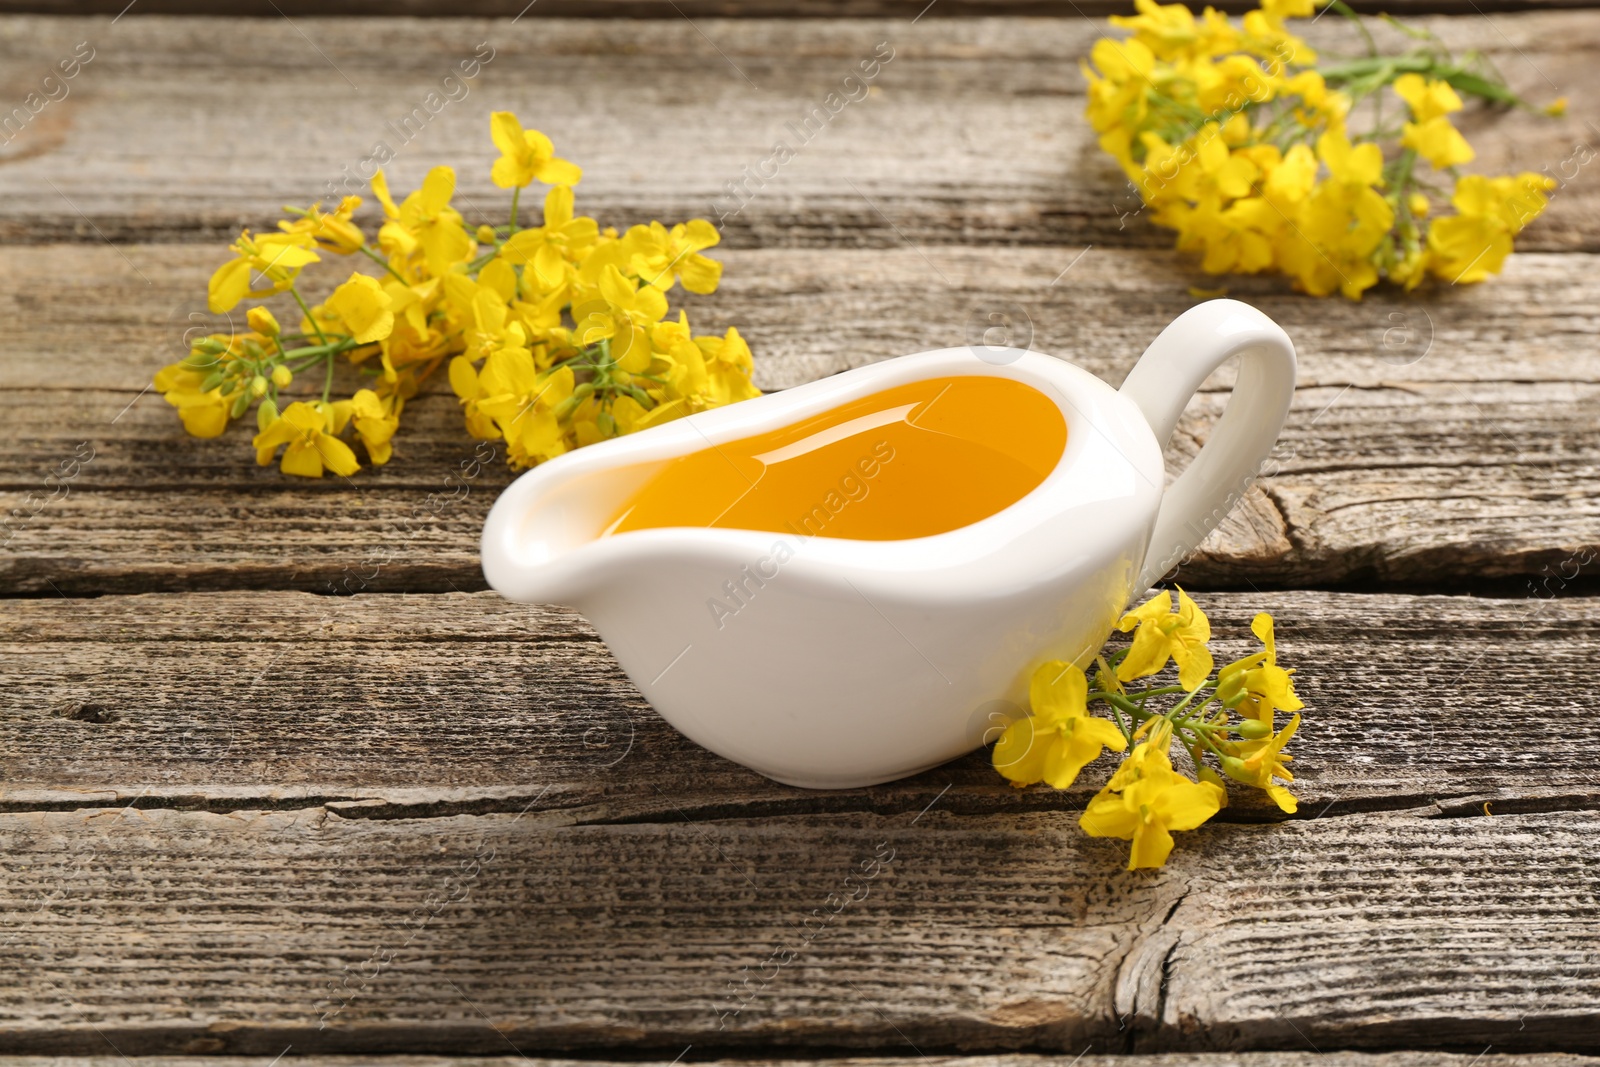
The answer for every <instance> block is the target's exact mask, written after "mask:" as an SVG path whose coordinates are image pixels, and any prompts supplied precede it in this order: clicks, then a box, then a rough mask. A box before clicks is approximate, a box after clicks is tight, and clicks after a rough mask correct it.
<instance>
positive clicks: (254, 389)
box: [250, 374, 267, 400]
mask: <svg viewBox="0 0 1600 1067" xmlns="http://www.w3.org/2000/svg"><path fill="white" fill-rule="evenodd" d="M266 395H267V380H266V379H265V378H263V377H262V376H261V375H259V374H258V375H256V376H255V377H254V378H251V379H250V397H251V399H252V400H253V399H257V398H259V397H263V396H266Z"/></svg>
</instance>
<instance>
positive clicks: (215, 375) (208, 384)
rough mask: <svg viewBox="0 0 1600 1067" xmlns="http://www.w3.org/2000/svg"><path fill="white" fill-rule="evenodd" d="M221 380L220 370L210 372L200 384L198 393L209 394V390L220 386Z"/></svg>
mask: <svg viewBox="0 0 1600 1067" xmlns="http://www.w3.org/2000/svg"><path fill="white" fill-rule="evenodd" d="M222 378H223V372H222V370H221V368H218V369H217V370H214V371H212V372H211V373H210V374H208V375H206V380H205V381H203V382H201V383H200V391H201V392H202V393H209V392H211V390H213V389H215V388H217V386H219V385H221V384H222Z"/></svg>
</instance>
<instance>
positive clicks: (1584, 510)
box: [0, 245, 1600, 595]
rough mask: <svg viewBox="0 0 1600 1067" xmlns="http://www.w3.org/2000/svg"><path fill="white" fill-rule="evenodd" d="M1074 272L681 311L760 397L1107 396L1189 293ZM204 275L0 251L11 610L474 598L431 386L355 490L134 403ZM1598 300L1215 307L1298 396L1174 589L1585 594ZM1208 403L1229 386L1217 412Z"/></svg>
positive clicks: (1522, 292)
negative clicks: (337, 596) (996, 338)
mask: <svg viewBox="0 0 1600 1067" xmlns="http://www.w3.org/2000/svg"><path fill="white" fill-rule="evenodd" d="M119 252H121V253H122V254H126V255H127V256H129V258H130V260H131V261H132V267H136V268H137V269H138V270H141V271H143V272H144V273H145V274H146V275H148V276H149V277H150V279H151V284H149V285H146V284H145V283H144V282H143V281H141V280H140V278H139V276H138V274H136V273H135V271H134V269H131V268H130V262H128V261H125V260H124V259H123V258H122V255H121V254H119ZM1080 253H1083V249H1082V248H1076V249H1073V248H1067V249H1020V248H1016V249H959V250H951V249H945V250H941V251H939V253H938V255H937V257H936V258H933V257H929V258H924V254H923V253H922V252H919V251H916V250H905V249H899V250H880V251H838V250H833V251H826V250H807V249H789V250H781V251H779V250H762V251H730V252H728V253H727V254H726V256H725V257H724V258H725V259H726V261H727V272H726V274H725V281H724V284H723V286H722V288H721V289H720V290H719V291H718V292H717V293H716V294H714V295H713V296H711V297H708V298H694V299H693V300H692V301H691V302H690V303H689V305H688V306H689V307H690V309H691V312H692V314H693V316H694V321H695V322H696V323H697V324H698V325H699V328H702V329H708V330H709V329H717V330H721V329H723V328H725V327H726V326H727V325H730V324H737V325H738V326H739V327H740V328H741V330H743V331H744V332H745V333H746V335H747V336H748V337H749V338H750V339H751V342H752V344H753V345H754V346H755V348H756V351H757V356H758V371H757V379H758V382H759V384H761V385H762V386H763V387H764V388H768V389H772V388H783V387H787V386H790V385H794V384H797V383H799V382H803V381H808V380H811V379H814V378H818V377H821V376H824V375H827V374H832V373H836V372H838V371H840V370H843V369H846V368H848V367H854V366H860V365H862V364H865V363H868V362H872V361H875V360H878V359H882V358H886V357H889V356H893V355H900V354H905V353H908V352H914V351H918V350H922V349H927V348H937V347H944V346H948V345H952V344H956V345H959V344H962V343H964V342H965V341H966V340H968V339H969V338H971V339H977V338H978V336H979V335H978V334H977V333H976V332H975V331H976V330H977V329H978V328H979V327H981V326H983V325H986V324H987V323H988V321H989V318H988V316H989V315H990V314H991V313H994V312H1003V313H1005V314H1007V315H1009V316H1011V319H1012V321H1013V322H1014V323H1016V324H1017V328H1016V330H1015V331H1014V333H1013V336H1012V340H1013V342H1014V343H1020V344H1031V345H1032V346H1033V347H1035V348H1037V349H1040V350H1043V351H1048V352H1053V353H1055V354H1057V355H1061V356H1063V357H1066V358H1069V359H1072V360H1073V361H1075V362H1077V363H1079V364H1081V365H1082V366H1084V367H1085V368H1087V369H1088V370H1090V371H1093V372H1094V373H1096V374H1099V375H1100V376H1102V377H1103V378H1105V379H1106V380H1107V381H1110V382H1118V381H1120V380H1121V379H1122V377H1123V376H1124V375H1125V374H1126V373H1127V370H1128V368H1129V367H1131V366H1132V364H1133V361H1134V360H1135V359H1136V358H1137V354H1138V353H1139V352H1140V351H1141V350H1142V349H1143V347H1144V346H1145V345H1146V344H1147V343H1148V342H1149V341H1150V340H1151V339H1152V338H1154V336H1155V335H1156V334H1157V333H1158V332H1159V331H1160V329H1161V328H1162V327H1163V326H1164V325H1165V324H1166V323H1167V322H1169V321H1170V320H1171V319H1172V318H1174V317H1176V316H1177V315H1178V314H1180V313H1181V312H1182V311H1183V310H1184V309H1185V308H1187V307H1189V306H1190V305H1191V304H1193V303H1194V297H1192V296H1191V295H1190V294H1189V293H1188V291H1187V286H1188V284H1189V281H1190V276H1189V275H1188V273H1187V272H1186V270H1185V268H1184V267H1183V265H1182V263H1181V261H1180V260H1179V259H1178V258H1177V257H1176V256H1175V255H1174V254H1172V253H1165V252H1148V251H1140V250H1114V249H1101V248H1098V247H1097V248H1093V249H1091V250H1089V251H1088V252H1087V254H1084V255H1083V258H1082V259H1081V260H1079V261H1078V262H1077V264H1076V265H1075V266H1073V267H1072V268H1071V270H1070V271H1068V273H1067V274H1066V276H1065V277H1064V278H1061V279H1059V280H1058V281H1056V282H1055V283H1054V284H1053V283H1052V279H1055V278H1056V277H1057V275H1059V274H1060V273H1061V271H1062V269H1063V268H1064V267H1066V266H1068V265H1069V264H1072V263H1073V261H1074V257H1076V256H1078V255H1079V254H1080ZM216 258H217V253H216V251H214V250H212V249H207V248H196V247H192V246H172V245H155V246H132V247H129V248H127V249H116V250H114V249H110V248H107V247H105V246H103V245H102V246H98V247H97V246H89V245H61V246H47V247H22V248H11V249H0V315H3V316H4V317H5V320H6V321H7V322H8V323H10V324H11V325H9V326H8V341H9V351H10V352H11V353H12V357H11V358H10V359H9V360H8V361H7V362H6V363H5V364H4V365H3V366H0V383H3V385H4V388H3V389H0V419H3V420H4V425H6V426H7V430H8V432H7V435H6V436H5V438H4V440H0V512H5V511H9V510H11V509H20V510H21V512H22V514H21V515H20V516H15V517H14V518H13V519H12V521H11V525H10V527H9V533H10V536H11V539H10V541H9V543H7V544H6V545H5V547H4V548H3V549H0V582H3V583H4V588H7V589H10V590H16V591H31V592H39V593H48V594H51V595H54V593H55V592H61V593H64V594H74V593H94V592H105V591H141V590H145V589H199V588H238V587H245V586H248V587H266V588H284V587H291V588H301V589H310V590H315V591H327V590H328V589H329V586H330V583H331V584H332V585H333V586H334V587H335V588H337V587H339V586H341V585H342V583H344V582H345V580H346V578H347V573H346V569H347V568H349V569H350V570H351V571H355V572H359V573H361V574H363V575H367V577H366V578H365V579H364V582H365V583H366V584H365V585H364V586H361V587H364V588H368V589H413V590H433V591H441V590H450V589H452V588H455V589H461V590H468V589H474V588H481V587H482V576H481V573H480V572H479V569H478V561H477V544H478V533H479V530H480V529H481V524H482V520H483V516H484V514H485V513H486V511H487V508H488V505H489V503H490V502H491V501H492V500H493V498H494V495H495V494H496V493H497V492H498V490H499V489H500V488H502V487H503V486H504V485H505V484H506V482H507V480H508V479H509V476H510V475H509V472H507V471H506V470H505V469H504V467H503V466H501V465H490V466H489V467H488V468H486V469H485V470H483V471H482V472H481V473H480V475H479V476H478V477H477V478H476V479H474V480H472V481H471V482H470V483H462V481H461V480H460V475H461V473H462V471H461V465H462V463H463V462H466V463H468V465H469V468H470V460H471V456H472V454H473V447H474V445H473V442H471V441H470V440H469V439H468V438H467V437H466V435H465V433H464V431H463V430H462V428H461V426H460V422H459V416H458V414H457V412H456V407H455V403H454V400H453V398H452V397H450V396H449V395H448V393H444V394H442V395H441V394H440V393H439V390H442V389H443V388H444V386H443V384H442V383H440V382H435V383H433V388H434V392H433V393H432V394H431V395H429V396H425V397H423V398H420V399H419V400H417V401H415V402H414V403H413V404H412V405H411V406H410V407H408V409H407V424H406V426H405V427H404V428H403V430H402V432H401V436H400V438H399V444H398V446H397V449H396V457H395V459H394V460H393V461H392V462H391V463H390V464H389V465H388V466H386V467H383V468H378V469H372V470H367V471H363V472H362V473H360V474H359V475H357V477H356V479H355V481H354V484H353V485H346V484H344V483H342V482H338V481H336V480H333V479H329V480H327V481H324V482H319V483H306V482H304V481H302V480H290V479H287V478H285V477H284V476H282V475H280V474H279V473H278V471H277V469H276V468H275V467H274V468H266V469H262V468H258V467H256V465H255V462H254V457H253V455H252V454H251V452H250V450H249V448H248V441H247V437H248V435H249V432H250V427H248V426H245V425H240V426H236V427H235V429H234V430H233V431H232V432H231V433H230V434H229V436H228V437H227V438H225V439H224V440H222V441H199V440H195V439H192V438H187V437H185V436H184V434H183V432H182V429H181V427H180V425H179V423H178V420H177V418H176V417H175V414H174V413H173V412H172V411H171V410H170V409H169V408H168V407H167V406H166V405H165V404H163V403H162V401H161V400H160V398H159V397H157V396H155V395H151V394H145V395H143V396H141V395H140V394H141V391H142V390H144V389H145V387H146V385H147V383H148V381H149V375H150V373H151V372H152V370H153V369H154V368H155V367H157V366H159V365H160V364H161V363H163V362H165V361H168V360H170V359H173V358H175V357H176V353H178V352H181V351H183V350H184V348H183V343H182V335H183V332H184V330H185V329H187V328H189V327H190V326H191V325H192V323H191V322H190V320H189V318H188V316H189V314H190V313H191V312H193V311H195V310H196V309H197V308H199V307H200V305H199V304H197V303H196V300H195V297H196V294H199V293H202V292H203V291H204V287H205V278H206V275H207V274H208V273H209V271H210V270H211V268H212V266H213V265H214V263H215V261H216ZM1594 271H1595V263H1594V260H1593V258H1592V257H1589V256H1574V255H1523V256H1518V257H1516V258H1514V259H1513V260H1512V261H1511V264H1510V266H1509V268H1508V271H1507V273H1506V275H1505V276H1504V277H1503V278H1500V279H1498V280H1496V281H1495V282H1494V283H1492V284H1491V285H1489V286H1487V287H1479V288H1477V289H1447V290H1445V291H1443V292H1441V293H1438V294H1434V295H1432V296H1428V297H1424V298H1422V299H1412V298H1406V297H1396V296H1393V295H1389V294H1379V295H1377V296H1372V297H1369V298H1368V299H1367V300H1364V301H1362V302H1361V303H1359V304H1350V303H1347V302H1343V301H1337V300H1324V301H1317V300H1311V299H1309V298H1305V297H1302V296H1296V295H1294V294H1288V293H1285V292H1283V291H1282V290H1281V288H1279V287H1278V286H1276V285H1275V283H1273V282H1270V281H1268V280H1266V279H1252V280H1250V281H1249V282H1247V283H1245V284H1241V285H1238V286H1235V287H1234V288H1233V289H1232V292H1233V294H1234V295H1236V296H1238V297H1241V298H1242V299H1245V300H1248V301H1250V302H1252V303H1254V304H1256V305H1258V306H1260V307H1261V308H1262V309H1263V310H1264V311H1266V312H1267V313H1268V314H1270V315H1272V316H1273V317H1274V318H1276V319H1277V320H1278V321H1279V322H1281V323H1283V325H1284V327H1285V328H1286V329H1287V330H1288V331H1289V333H1290V335H1291V336H1292V337H1293V338H1294V339H1295V342H1296V344H1297V346H1298V348H1299V351H1300V356H1301V370H1300V375H1301V388H1300V392H1299V395H1298V397H1297V399H1296V401H1295V406H1294V410H1293V411H1292V413H1291V415H1290V418H1289V422H1288V425H1287V426H1286V428H1285V430H1284V434H1283V438H1282V442H1281V443H1280V445H1279V448H1278V450H1277V452H1276V453H1275V455H1274V457H1273V460H1272V462H1271V463H1270V464H1269V466H1268V467H1267V468H1266V471H1265V473H1266V474H1268V475H1269V477H1267V478H1266V479H1265V480H1264V482H1263V483H1262V485H1261V486H1260V487H1258V488H1256V489H1253V490H1251V491H1250V493H1249V494H1248V495H1247V497H1246V498H1245V500H1244V501H1243V503H1242V504H1241V506H1240V508H1239V510H1238V511H1236V512H1235V514H1234V515H1233V516H1232V517H1230V519H1228V520H1227V521H1226V522H1225V523H1224V524H1223V526H1222V527H1221V528H1220V529H1219V530H1218V531H1216V532H1215V533H1214V534H1213V535H1212V537H1211V538H1210V539H1209V540H1208V541H1207V542H1206V544H1205V545H1204V546H1203V548H1202V552H1201V553H1200V554H1199V555H1198V556H1197V557H1196V558H1195V559H1193V560H1191V561H1190V562H1189V563H1188V564H1187V565H1186V566H1185V568H1184V570H1183V572H1182V573H1183V580H1184V581H1185V582H1187V583H1190V584H1192V585H1194V586H1196V587H1204V586H1225V587H1235V588H1248V587H1249V585H1250V584H1254V585H1256V586H1259V587H1263V588H1265V587H1267V586H1270V585H1305V584H1328V583H1339V582H1377V583H1404V584H1409V585H1411V586H1413V587H1416V586H1417V585H1420V584H1426V583H1432V584H1433V585H1434V586H1436V587H1443V586H1450V585H1454V586H1457V587H1459V586H1460V584H1461V583H1463V582H1469V581H1477V580H1483V579H1486V578H1493V577H1497V576H1498V577H1504V578H1506V579H1507V581H1508V582H1509V583H1510V584H1511V585H1512V586H1514V587H1515V588H1516V589H1517V590H1519V591H1520V590H1521V589H1522V588H1523V586H1524V584H1525V583H1526V582H1527V581H1529V580H1533V581H1543V580H1545V579H1546V578H1548V577H1550V576H1552V575H1554V576H1558V577H1560V578H1564V579H1569V580H1570V579H1572V578H1573V577H1574V576H1575V575H1578V576H1581V575H1584V574H1588V573H1590V572H1591V570H1592V567H1591V566H1590V564H1592V562H1593V560H1594V558H1595V557H1596V556H1597V555H1600V501H1597V498H1596V496H1595V494H1594V493H1593V492H1592V486H1593V484H1594V482H1595V480H1596V478H1597V477H1600V427H1597V424H1596V422H1595V419H1594V410H1595V402H1596V399H1597V396H1600V378H1597V376H1596V372H1595V369H1594V356H1593V330H1594V315H1593V312H1592V309H1593V308H1594V306H1595V301H1596V299H1597V296H1596V290H1595V286H1594V280H1593V279H1594ZM312 291H313V292H315V291H316V290H315V289H313V290H312ZM1228 381H1229V372H1227V371H1224V372H1223V373H1221V374H1219V375H1218V376H1217V378H1216V380H1215V385H1216V387H1217V388H1225V387H1226V386H1227V384H1228ZM64 383H71V384H73V385H81V386H83V387H86V388H72V389H64V388H63V384H64ZM1223 399H1224V394H1222V393H1208V394H1207V395H1205V396H1203V397H1202V398H1200V399H1199V400H1197V401H1196V402H1195V403H1194V405H1193V406H1192V407H1191V412H1190V417H1189V418H1188V419H1187V420H1186V422H1185V423H1184V427H1183V429H1184V433H1183V434H1181V435H1180V439H1179V441H1178V442H1177V444H1176V445H1175V447H1174V449H1173V452H1172V461H1173V465H1174V467H1176V466H1177V465H1179V464H1181V463H1182V462H1184V457H1185V456H1186V455H1187V454H1189V453H1192V451H1193V450H1194V448H1195V446H1196V443H1197V442H1198V441H1199V440H1202V439H1203V438H1204V435H1205V434H1206V432H1207V430H1208V427H1209V425H1210V421H1211V419H1213V418H1214V417H1215V416H1216V415H1217V414H1218V412H1219V410H1220V404H1221V403H1222V402H1223ZM80 445H85V447H86V448H88V449H92V450H93V457H94V458H93V460H92V461H91V462H89V463H88V464H85V465H83V466H82V469H81V471H80V472H79V474H78V476H77V477H76V478H74V479H72V480H71V481H70V482H69V483H68V485H67V488H66V491H65V495H62V492H61V490H60V489H59V488H58V487H57V486H56V485H55V483H53V482H52V483H50V484H49V485H47V484H46V479H47V477H48V476H49V475H50V474H51V472H52V471H55V470H56V469H57V468H58V465H59V464H61V463H62V462H63V461H69V460H71V459H72V457H73V456H74V454H75V453H78V454H87V453H84V452H80V451H79V448H80ZM452 479H454V480H452ZM29 494H33V495H32V496H30V495H29ZM429 494H438V496H437V497H436V498H435V501H434V505H429V504H427V503H426V501H427V498H428V496H429ZM446 498H448V499H446ZM432 506H437V508H438V510H437V511H430V510H429V508H430V507H432ZM35 508H38V509H39V511H38V513H37V515H34V514H33V510H34V509H35ZM380 549H381V550H383V551H384V552H385V553H386V554H387V555H388V556H389V557H390V558H388V561H387V563H386V565H385V566H384V567H383V568H382V569H381V571H380V572H379V573H377V574H369V571H370V568H365V569H363V568H362V567H361V561H362V560H363V559H366V558H368V557H370V556H371V555H372V554H373V552H374V551H376V550H380ZM1575 568H1576V569H1575Z"/></svg>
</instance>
